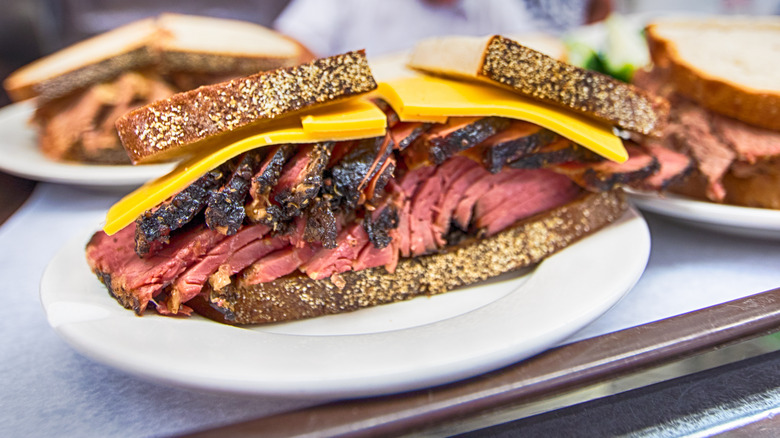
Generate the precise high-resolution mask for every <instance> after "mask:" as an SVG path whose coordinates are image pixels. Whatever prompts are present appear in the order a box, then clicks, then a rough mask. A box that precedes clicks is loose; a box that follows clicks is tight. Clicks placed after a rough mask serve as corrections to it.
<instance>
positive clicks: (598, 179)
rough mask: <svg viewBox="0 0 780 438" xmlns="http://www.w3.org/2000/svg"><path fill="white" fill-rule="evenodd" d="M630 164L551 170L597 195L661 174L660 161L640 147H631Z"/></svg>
mask: <svg viewBox="0 0 780 438" xmlns="http://www.w3.org/2000/svg"><path fill="white" fill-rule="evenodd" d="M626 150H627V151H628V160H626V161H625V162H623V163H615V162H613V161H601V162H598V163H578V162H569V163H563V164H558V165H555V166H551V170H554V171H555V172H557V173H561V174H564V175H566V176H568V177H569V178H570V179H571V180H572V181H574V182H576V183H577V184H578V185H580V186H581V187H583V188H585V189H587V190H591V191H595V192H602V191H609V190H612V189H613V188H614V187H616V186H619V185H629V186H630V185H633V184H635V183H637V182H638V181H641V180H644V179H646V178H648V177H650V176H651V175H653V174H655V173H656V172H658V169H659V168H660V164H659V163H658V160H657V159H656V158H655V157H654V156H652V155H650V154H649V153H648V152H646V151H645V150H643V149H642V148H640V147H638V146H633V145H627V146H626Z"/></svg>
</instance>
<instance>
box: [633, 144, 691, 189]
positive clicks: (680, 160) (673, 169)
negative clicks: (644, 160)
mask: <svg viewBox="0 0 780 438" xmlns="http://www.w3.org/2000/svg"><path fill="white" fill-rule="evenodd" d="M644 147H645V149H647V151H648V152H650V154H652V155H653V156H654V157H655V158H656V159H657V160H658V164H659V166H660V168H659V169H658V172H656V173H654V174H653V175H651V176H650V177H648V178H645V179H643V180H641V181H638V182H637V184H635V186H637V187H638V188H641V189H645V190H655V191H661V190H665V189H666V188H667V187H668V186H669V185H670V184H674V183H675V182H677V181H681V180H682V179H683V178H685V177H686V176H687V175H688V174H690V173H691V171H692V170H693V169H694V161H693V158H691V157H689V156H688V155H685V154H682V153H680V152H676V151H673V150H671V149H669V148H668V147H666V146H664V145H663V144H662V143H661V142H658V141H649V142H647V143H645V144H644Z"/></svg>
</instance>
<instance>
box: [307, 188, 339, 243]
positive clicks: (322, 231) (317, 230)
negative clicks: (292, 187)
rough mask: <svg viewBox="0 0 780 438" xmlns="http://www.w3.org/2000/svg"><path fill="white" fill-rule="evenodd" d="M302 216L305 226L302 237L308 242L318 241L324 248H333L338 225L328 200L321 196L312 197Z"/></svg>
mask: <svg viewBox="0 0 780 438" xmlns="http://www.w3.org/2000/svg"><path fill="white" fill-rule="evenodd" d="M325 196H328V195H325ZM304 216H305V220H306V226H305V228H304V231H303V239H304V240H305V241H306V242H309V243H319V244H321V245H322V246H323V247H325V248H335V247H336V236H337V234H338V227H337V223H336V214H335V213H334V212H333V210H332V209H331V203H330V201H329V200H328V199H326V198H324V197H322V196H318V197H316V198H314V199H313V200H312V202H311V203H310V204H309V207H308V208H306V211H305V214H304Z"/></svg>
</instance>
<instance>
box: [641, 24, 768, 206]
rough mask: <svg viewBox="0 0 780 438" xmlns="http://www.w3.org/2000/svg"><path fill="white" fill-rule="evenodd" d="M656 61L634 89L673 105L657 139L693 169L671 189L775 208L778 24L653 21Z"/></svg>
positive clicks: (650, 40) (649, 35) (651, 32)
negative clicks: (689, 161)
mask: <svg viewBox="0 0 780 438" xmlns="http://www.w3.org/2000/svg"><path fill="white" fill-rule="evenodd" d="M646 36H647V41H648V45H649V48H650V54H651V57H652V60H653V66H652V68H651V69H647V70H639V71H637V73H636V74H635V75H634V79H633V81H634V83H635V84H636V85H638V86H641V87H643V88H645V89H648V90H652V91H653V92H655V93H657V94H660V95H663V96H665V97H666V98H667V99H669V100H670V101H671V102H672V107H671V108H672V110H671V114H670V122H669V125H668V126H667V127H666V129H665V130H664V131H663V135H662V137H661V138H660V139H658V140H648V139H643V140H642V141H643V142H646V143H647V144H648V147H654V146H657V145H662V146H664V147H667V148H671V149H674V150H677V151H680V152H683V153H685V154H686V155H688V156H689V157H691V158H692V160H693V162H694V166H693V170H692V172H691V174H690V175H689V176H688V177H687V178H685V179H682V180H679V181H676V182H675V183H674V184H671V185H670V186H669V187H668V189H669V190H670V191H673V192H677V193H682V194H685V195H688V196H692V197H694V198H698V199H703V200H708V201H714V202H723V203H728V204H736V205H743V206H749V207H762V208H774V209H780V76H778V74H777V65H776V60H778V59H780V46H778V45H777V44H773V42H775V41H778V36H780V19H778V18H777V17H751V18H749V17H707V18H683V19H674V20H672V19H667V20H658V21H655V22H652V23H650V24H649V25H648V26H647V28H646Z"/></svg>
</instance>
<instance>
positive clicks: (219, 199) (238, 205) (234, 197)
mask: <svg viewBox="0 0 780 438" xmlns="http://www.w3.org/2000/svg"><path fill="white" fill-rule="evenodd" d="M261 159H262V154H261V151H258V150H255V151H249V152H246V153H244V154H242V155H241V156H239V157H238V159H237V160H236V161H237V163H236V167H235V169H234V170H233V173H232V174H231V175H230V176H229V177H228V178H227V182H226V183H225V184H224V185H223V186H222V187H220V188H219V189H218V190H214V191H213V192H212V193H211V195H210V196H209V199H208V203H207V206H206V211H205V213H204V215H205V217H206V225H207V226H208V227H209V228H211V229H212V230H216V231H219V232H220V233H222V234H224V235H227V236H230V235H232V234H235V233H236V231H238V228H239V227H240V226H241V225H242V224H243V223H244V217H246V213H245V211H244V201H245V199H246V196H247V193H248V192H249V187H250V184H251V183H252V176H253V175H254V173H255V171H256V169H257V167H258V166H259V164H260V160H261Z"/></svg>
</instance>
